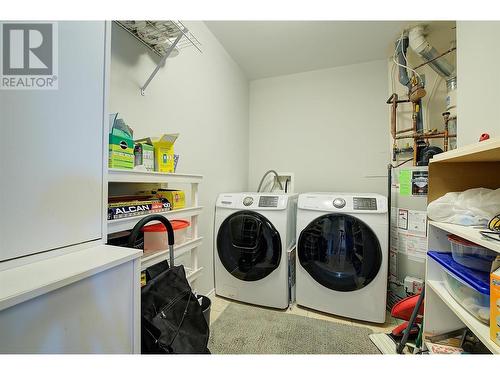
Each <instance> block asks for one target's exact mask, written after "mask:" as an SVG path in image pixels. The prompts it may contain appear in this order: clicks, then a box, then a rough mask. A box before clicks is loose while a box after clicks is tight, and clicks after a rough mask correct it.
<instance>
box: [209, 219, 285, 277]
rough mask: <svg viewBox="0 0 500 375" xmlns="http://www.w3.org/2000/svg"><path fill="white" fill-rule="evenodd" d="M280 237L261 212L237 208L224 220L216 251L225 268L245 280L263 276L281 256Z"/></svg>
mask: <svg viewBox="0 0 500 375" xmlns="http://www.w3.org/2000/svg"><path fill="white" fill-rule="evenodd" d="M281 251H282V249H281V238H280V235H279V233H278V231H277V230H276V228H275V227H274V226H273V224H271V222H270V221H269V220H267V219H266V218H265V217H264V216H262V215H261V214H259V213H257V212H252V211H239V212H236V213H234V214H232V215H231V216H229V217H227V218H226V220H224V221H223V222H222V224H221V226H220V228H219V232H218V234H217V252H218V254H219V259H220V261H221V263H222V264H223V265H224V267H225V268H226V270H227V271H228V272H229V273H231V274H232V275H233V276H234V277H236V278H238V279H240V280H245V281H256V280H260V279H263V278H264V277H266V276H267V275H269V274H270V273H271V272H273V271H274V270H275V269H276V268H278V266H279V264H280V260H281Z"/></svg>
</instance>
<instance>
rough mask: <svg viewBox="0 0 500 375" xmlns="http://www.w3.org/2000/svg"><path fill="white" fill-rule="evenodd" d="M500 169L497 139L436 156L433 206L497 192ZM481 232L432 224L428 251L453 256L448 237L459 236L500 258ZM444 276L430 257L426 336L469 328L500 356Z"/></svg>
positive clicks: (431, 188) (432, 167)
mask: <svg viewBox="0 0 500 375" xmlns="http://www.w3.org/2000/svg"><path fill="white" fill-rule="evenodd" d="M499 167H500V140H495V139H491V140H489V141H484V142H480V143H477V144H473V145H469V146H466V147H462V148H457V149H455V150H452V151H448V152H445V153H443V154H440V155H436V156H435V157H434V158H433V159H431V162H430V164H429V196H428V199H429V202H432V201H433V200H435V199H437V198H439V197H441V196H443V195H444V194H446V193H448V192H460V191H464V190H467V189H472V188H477V187H486V188H490V189H497V188H499V187H500V175H499V174H498V173H495V172H494V171H496V170H498V168H499ZM482 229H484V228H482ZM479 230H480V229H479V228H478V227H468V226H462V225H456V224H449V223H440V222H434V221H429V231H428V248H429V250H434V251H439V252H449V251H450V244H449V241H448V238H447V237H448V234H455V235H457V236H460V237H462V238H465V239H466V240H469V241H472V242H474V243H477V244H479V245H481V246H484V247H486V248H488V249H490V250H493V251H496V252H497V253H499V255H500V241H495V240H493V239H488V238H486V237H484V236H482V235H481V234H480V233H479ZM441 273H442V268H441V266H440V265H439V263H437V262H436V261H435V260H434V259H432V258H431V257H429V256H428V257H427V261H426V277H425V279H426V286H427V288H426V291H425V312H424V316H425V319H424V332H425V334H431V335H433V334H440V333H445V332H449V331H452V330H454V329H459V328H463V327H468V328H469V329H470V330H471V331H472V332H473V333H474V334H475V335H476V336H477V337H478V339H479V340H481V342H482V343H483V344H484V345H485V346H486V347H487V348H488V350H490V351H491V352H492V353H495V354H499V353H500V346H498V345H496V344H495V343H494V342H493V341H492V340H491V339H490V330H489V326H488V325H486V324H483V323H481V322H480V321H479V320H478V319H476V318H475V317H474V316H473V315H472V314H470V313H469V312H468V311H467V310H466V309H464V308H463V307H462V306H461V305H460V304H459V303H458V302H457V301H456V300H455V299H454V298H453V297H452V296H451V294H450V293H449V292H448V291H447V289H446V288H445V286H444V283H443V281H442V276H441ZM424 343H425V340H424Z"/></svg>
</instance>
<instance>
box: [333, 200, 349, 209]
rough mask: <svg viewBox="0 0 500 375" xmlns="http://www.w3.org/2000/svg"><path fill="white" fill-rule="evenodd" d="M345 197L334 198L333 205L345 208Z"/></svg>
mask: <svg viewBox="0 0 500 375" xmlns="http://www.w3.org/2000/svg"><path fill="white" fill-rule="evenodd" d="M345 203H346V202H345V199H344V198H335V199H334V200H333V207H335V208H343V207H345Z"/></svg>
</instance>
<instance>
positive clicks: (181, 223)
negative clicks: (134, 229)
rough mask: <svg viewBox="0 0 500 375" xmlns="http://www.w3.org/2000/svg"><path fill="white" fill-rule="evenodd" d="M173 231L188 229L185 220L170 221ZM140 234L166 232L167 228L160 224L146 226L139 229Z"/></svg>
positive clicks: (187, 222) (187, 223)
mask: <svg viewBox="0 0 500 375" xmlns="http://www.w3.org/2000/svg"><path fill="white" fill-rule="evenodd" d="M170 224H172V229H173V230H179V229H184V228H187V227H189V225H190V224H189V221H187V220H170ZM141 231H142V232H166V231H167V228H165V225H163V224H162V223H158V224H152V225H147V226H145V227H143V228H141Z"/></svg>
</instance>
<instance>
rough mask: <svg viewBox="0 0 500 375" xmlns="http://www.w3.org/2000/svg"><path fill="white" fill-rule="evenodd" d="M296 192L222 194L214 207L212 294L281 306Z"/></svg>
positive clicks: (285, 292) (287, 291)
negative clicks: (213, 288) (213, 278)
mask: <svg viewBox="0 0 500 375" xmlns="http://www.w3.org/2000/svg"><path fill="white" fill-rule="evenodd" d="M297 199H298V195H297V194H283V193H232V194H231V193H229V194H220V195H219V197H218V198H217V202H216V208H215V226H214V228H215V233H214V264H215V293H216V294H217V295H219V296H222V297H227V298H231V299H234V300H238V301H242V302H247V303H251V304H255V305H261V306H268V307H274V308H279V309H285V308H287V307H288V305H289V301H290V295H291V293H292V291H291V289H290V288H291V283H289V278H291V277H292V275H291V273H290V270H289V257H292V255H293V250H294V248H295V231H296V210H297Z"/></svg>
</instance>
